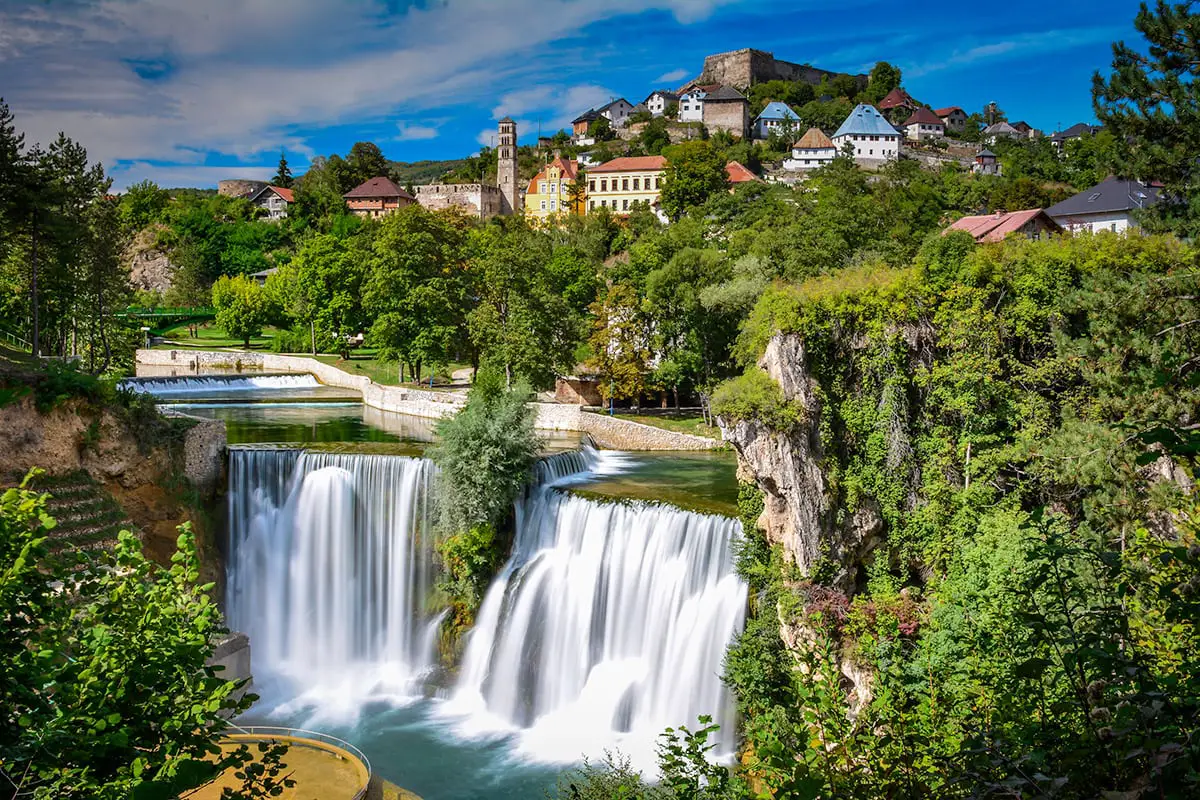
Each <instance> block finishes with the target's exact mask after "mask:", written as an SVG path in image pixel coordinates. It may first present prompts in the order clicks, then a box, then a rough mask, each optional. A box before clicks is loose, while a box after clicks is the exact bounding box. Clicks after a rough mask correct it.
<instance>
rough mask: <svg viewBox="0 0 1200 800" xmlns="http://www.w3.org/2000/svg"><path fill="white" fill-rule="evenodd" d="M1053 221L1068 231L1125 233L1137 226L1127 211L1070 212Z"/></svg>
mask: <svg viewBox="0 0 1200 800" xmlns="http://www.w3.org/2000/svg"><path fill="white" fill-rule="evenodd" d="M1054 221H1055V222H1057V223H1058V224H1059V225H1061V226H1062V227H1063V230H1066V231H1069V232H1070V233H1104V232H1106V231H1107V232H1110V233H1125V232H1126V231H1128V230H1129V229H1130V228H1136V227H1138V224H1137V221H1136V220H1134V218H1133V216H1132V215H1131V214H1130V212H1128V211H1102V212H1099V213H1096V214H1071V215H1070V216H1065V217H1055V218H1054Z"/></svg>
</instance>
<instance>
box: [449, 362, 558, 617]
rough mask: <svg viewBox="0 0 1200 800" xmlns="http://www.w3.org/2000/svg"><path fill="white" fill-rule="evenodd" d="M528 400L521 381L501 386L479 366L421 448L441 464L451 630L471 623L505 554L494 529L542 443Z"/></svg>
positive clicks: (502, 522)
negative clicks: (463, 396) (454, 408)
mask: <svg viewBox="0 0 1200 800" xmlns="http://www.w3.org/2000/svg"><path fill="white" fill-rule="evenodd" d="M531 399H532V393H531V392H530V391H529V388H528V387H527V386H524V385H517V386H516V387H514V388H512V389H505V388H504V380H503V378H502V377H500V376H499V375H498V374H496V373H493V372H490V371H488V370H483V371H481V372H480V373H479V375H478V376H477V378H476V381H475V385H474V386H473V387H472V388H471V392H470V394H469V396H468V398H467V404H466V405H465V406H464V407H463V408H462V409H461V410H460V411H459V412H458V413H457V414H455V415H454V416H453V417H449V418H446V419H443V420H440V421H439V422H438V424H437V441H436V442H435V443H434V444H433V445H432V446H431V447H430V448H429V449H428V450H427V451H426V452H427V454H428V456H429V458H431V459H432V460H433V462H434V463H435V464H437V465H438V470H439V471H438V478H437V499H438V502H437V529H438V532H439V536H440V540H439V544H438V550H439V552H440V553H441V556H442V560H443V562H444V564H445V567H446V577H445V579H444V580H443V581H442V589H443V591H445V592H446V593H447V594H448V595H449V597H450V599H451V605H452V608H453V610H454V627H455V629H456V630H465V629H466V628H468V627H469V626H470V625H471V623H472V622H473V620H474V616H475V612H476V611H477V610H478V608H479V604H480V602H482V600H483V594H484V592H485V591H486V589H487V585H488V583H489V582H490V581H491V579H492V577H493V576H494V575H495V572H496V568H497V567H498V566H499V565H500V563H501V561H502V560H503V558H504V552H503V540H502V539H501V537H500V536H499V535H498V533H497V532H498V531H499V530H501V529H503V528H507V527H508V524H509V523H510V522H511V520H510V519H509V518H510V516H511V515H512V513H513V503H514V502H515V501H516V499H517V497H518V496H519V494H520V493H521V491H522V490H523V489H524V488H525V486H526V485H527V484H528V483H529V481H530V478H531V472H532V469H533V465H534V462H535V461H536V460H537V455H538V452H539V451H540V449H541V440H540V439H539V438H538V435H537V433H536V431H535V430H534V427H533V421H534V420H533V417H534V411H533V406H531V405H530V404H529V402H528V401H529V400H531Z"/></svg>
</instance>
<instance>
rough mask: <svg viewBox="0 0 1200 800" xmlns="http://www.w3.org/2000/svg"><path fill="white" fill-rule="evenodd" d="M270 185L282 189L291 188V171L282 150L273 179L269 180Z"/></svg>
mask: <svg viewBox="0 0 1200 800" xmlns="http://www.w3.org/2000/svg"><path fill="white" fill-rule="evenodd" d="M271 183H272V184H273V185H275V186H281V187H283V188H284V189H290V188H292V169H291V167H289V166H288V162H287V154H286V153H284V152H283V151H282V150H280V151H279V166H278V167H277V168H276V169H275V177H273V178H271Z"/></svg>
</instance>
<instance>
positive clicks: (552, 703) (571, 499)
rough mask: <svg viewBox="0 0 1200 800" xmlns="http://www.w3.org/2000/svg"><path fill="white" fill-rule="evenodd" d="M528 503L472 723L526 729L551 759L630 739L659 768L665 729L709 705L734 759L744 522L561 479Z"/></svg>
mask: <svg viewBox="0 0 1200 800" xmlns="http://www.w3.org/2000/svg"><path fill="white" fill-rule="evenodd" d="M524 505H525V508H524V509H521V511H522V512H523V513H521V514H519V519H520V523H519V527H518V531H517V537H516V542H515V545H514V551H513V554H512V557H511V559H510V560H509V561H508V563H507V564H506V566H505V568H504V570H503V572H502V573H501V575H500V576H499V577H498V578H497V580H496V581H494V582H493V584H492V586H491V588H490V589H489V591H488V594H487V597H486V599H485V600H484V603H483V606H482V608H481V609H480V613H479V618H478V621H477V624H476V627H475V630H474V632H473V633H472V634H471V639H470V641H469V643H468V645H467V649H466V653H465V656H464V662H463V666H462V672H461V675H460V679H459V683H458V686H457V688H456V692H455V696H454V698H453V700H452V703H451V706H452V709H453V710H454V711H456V712H458V713H465V714H467V715H469V717H468V719H469V720H470V722H469V723H468V724H467V725H466V726H465V727H466V728H467V729H471V730H476V731H486V730H489V729H491V730H508V731H517V732H519V741H520V749H521V750H522V751H523V752H524V753H526V754H528V755H529V756H531V757H535V758H539V759H549V760H562V761H571V760H574V759H577V758H578V757H579V755H580V754H581V753H588V754H591V755H596V754H598V753H600V752H602V751H603V749H604V748H610V747H620V748H621V749H622V750H624V751H625V752H627V753H628V754H630V755H631V756H632V757H633V758H634V760H635V764H638V765H639V766H641V767H643V768H649V769H652V768H653V756H654V752H655V751H654V745H655V740H656V738H657V737H658V735H659V734H660V733H662V731H663V730H664V729H665V728H667V727H674V726H677V725H680V724H687V725H689V726H692V727H694V726H695V724H696V718H697V717H698V716H699V715H701V714H709V715H712V716H713V717H714V719H715V720H716V721H717V722H718V723H719V724H720V725H721V730H720V732H719V733H718V752H719V753H720V754H721V755H724V756H729V755H731V754H732V751H733V746H734V738H733V733H734V730H733V720H734V711H733V704H732V698H731V696H730V694H729V692H728V690H727V688H726V687H725V686H724V685H723V683H722V681H721V671H722V663H723V658H724V653H725V648H726V647H727V645H728V644H729V642H730V640H731V639H732V638H733V637H734V636H735V635H736V634H737V632H738V631H740V630H741V627H742V624H743V619H744V614H745V607H746V585H745V584H744V583H743V582H742V581H741V580H740V579H739V578H738V576H737V575H736V573H735V572H734V568H733V554H732V551H731V548H732V543H733V540H734V538H735V537H736V536H737V535H738V534H739V533H740V524H739V523H738V522H737V521H736V520H733V519H729V518H726V517H718V516H710V515H704V514H697V513H692V512H687V511H682V510H680V509H677V508H673V507H670V506H660V505H653V504H647V503H634V502H595V501H592V500H588V499H584V498H581V497H576V496H573V495H570V494H567V493H564V492H561V491H558V490H555V489H552V488H543V489H542V490H540V491H536V492H534V493H533V494H532V495H531V497H530V498H529V499H528V500H527V501H526V502H525V504H524Z"/></svg>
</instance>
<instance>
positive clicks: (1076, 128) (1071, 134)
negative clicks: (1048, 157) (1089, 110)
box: [1050, 122, 1104, 148]
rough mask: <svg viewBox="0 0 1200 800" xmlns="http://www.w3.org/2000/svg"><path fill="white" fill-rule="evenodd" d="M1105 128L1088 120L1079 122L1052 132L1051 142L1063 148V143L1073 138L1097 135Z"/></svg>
mask: <svg viewBox="0 0 1200 800" xmlns="http://www.w3.org/2000/svg"><path fill="white" fill-rule="evenodd" d="M1102 130H1104V128H1103V126H1100V125H1089V124H1087V123H1086V122H1077V123H1075V124H1074V125H1072V126H1071V127H1069V128H1067V129H1066V130H1063V131H1055V132H1054V133H1052V134H1050V144H1052V145H1054V146H1055V147H1058V148H1061V147H1062V146H1063V144H1065V143H1066V142H1069V141H1070V140H1071V139H1078V138H1079V137H1081V136H1095V135H1096V134H1097V133H1099V132H1100V131H1102Z"/></svg>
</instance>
